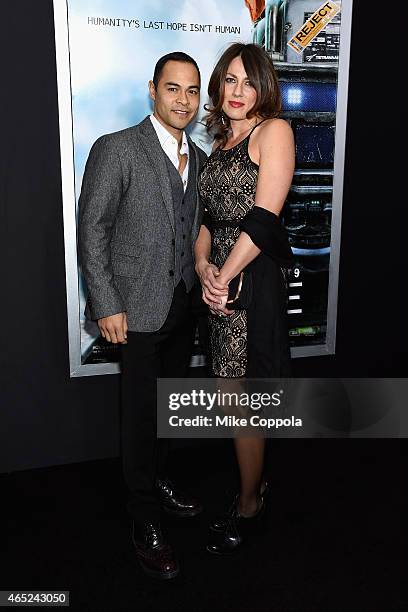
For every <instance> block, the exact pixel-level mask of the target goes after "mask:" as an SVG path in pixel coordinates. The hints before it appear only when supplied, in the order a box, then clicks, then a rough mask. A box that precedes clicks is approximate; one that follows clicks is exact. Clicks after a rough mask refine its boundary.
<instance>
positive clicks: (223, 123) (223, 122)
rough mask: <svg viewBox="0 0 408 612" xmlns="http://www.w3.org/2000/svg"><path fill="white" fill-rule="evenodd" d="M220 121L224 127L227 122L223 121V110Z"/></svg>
mask: <svg viewBox="0 0 408 612" xmlns="http://www.w3.org/2000/svg"><path fill="white" fill-rule="evenodd" d="M221 123H222V125H223V126H224V127H226V125H227V122H226V121H225V117H224V111H222V112H221Z"/></svg>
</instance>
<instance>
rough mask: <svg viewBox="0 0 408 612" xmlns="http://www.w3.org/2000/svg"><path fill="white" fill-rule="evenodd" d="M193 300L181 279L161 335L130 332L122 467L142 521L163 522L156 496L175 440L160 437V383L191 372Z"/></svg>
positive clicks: (125, 368) (131, 509) (132, 503)
mask: <svg viewBox="0 0 408 612" xmlns="http://www.w3.org/2000/svg"><path fill="white" fill-rule="evenodd" d="M190 302H191V296H190V294H187V292H186V287H185V284H184V282H183V281H181V282H180V283H179V284H178V285H177V287H176V288H175V290H174V295H173V301H172V303H171V307H170V311H169V313H168V315H167V318H166V321H165V322H164V324H163V326H162V327H161V328H160V329H159V330H158V331H155V332H147V333H142V332H128V335H127V344H125V345H123V353H122V355H123V356H122V402H121V403H122V415H121V440H122V464H123V473H124V477H125V481H126V484H127V486H128V489H129V491H130V499H129V502H128V512H129V514H130V515H131V516H132V517H133V518H134V519H135V520H136V521H138V522H143V521H144V520H149V521H151V520H159V518H160V507H159V503H158V500H157V497H156V495H155V491H154V484H155V480H156V477H157V476H163V475H164V474H163V472H164V471H165V465H166V460H167V456H168V448H169V440H165V439H158V438H157V418H156V396H157V391H156V380H157V378H183V377H186V376H187V374H188V366H189V362H190V357H191V352H192V344H193V317H192V313H191V303H190Z"/></svg>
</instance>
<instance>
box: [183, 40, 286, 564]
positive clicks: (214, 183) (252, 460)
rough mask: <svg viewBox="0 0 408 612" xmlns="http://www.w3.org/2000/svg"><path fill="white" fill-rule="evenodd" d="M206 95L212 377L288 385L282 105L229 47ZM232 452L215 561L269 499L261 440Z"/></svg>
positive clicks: (258, 68) (261, 61)
mask: <svg viewBox="0 0 408 612" xmlns="http://www.w3.org/2000/svg"><path fill="white" fill-rule="evenodd" d="M208 94H209V98H210V101H211V106H210V107H209V108H207V110H208V111H209V114H208V116H207V119H206V125H207V130H208V131H209V133H211V134H213V135H214V138H215V141H214V146H213V152H212V154H211V155H210V157H209V158H208V160H207V162H206V164H205V165H204V167H203V169H202V172H201V175H200V177H199V191H200V194H201V197H202V199H203V202H204V206H205V209H206V212H205V215H204V219H203V224H202V226H201V229H200V234H199V237H198V239H197V242H196V247H195V257H196V271H197V274H198V276H199V277H200V281H201V285H202V295H203V300H204V302H205V303H206V304H207V305H208V306H209V308H210V313H211V314H210V315H209V328H210V345H211V353H212V355H211V358H212V370H213V374H214V376H216V377H218V378H219V379H221V380H225V379H241V380H242V379H243V378H244V377H246V378H260V377H281V376H288V375H289V373H290V352H289V342H288V330H287V324H286V307H287V305H286V299H287V298H286V282H285V276H284V270H283V268H284V266H287V265H288V264H290V261H291V257H292V254H291V250H290V247H289V245H288V242H287V239H286V235H285V234H284V230H283V228H282V226H281V224H280V221H279V218H278V216H279V213H280V211H281V209H282V207H283V204H284V202H285V199H286V196H287V193H288V190H289V187H290V184H291V182H292V176H293V170H294V158H295V154H294V141H293V133H292V130H291V128H290V126H289V125H288V123H287V122H286V121H284V120H282V119H278V118H277V115H278V114H279V111H280V108H281V97H280V92H279V85H278V81H277V78H276V74H275V70H274V67H273V64H272V60H271V59H270V57H269V56H268V55H267V54H266V52H265V51H264V50H263V49H262V48H261V47H258V46H257V45H253V44H248V45H245V44H241V43H234V44H232V45H231V46H230V47H228V48H227V50H226V51H225V52H224V53H223V55H222V56H221V58H220V60H219V61H218V63H217V65H216V67H215V69H214V71H213V74H212V76H211V78H210V82H209V86H208ZM244 269H245V270H246V271H248V270H250V276H251V281H252V299H251V300H250V304H249V305H247V307H246V308H245V309H242V310H239V309H238V310H237V309H234V310H232V309H229V308H228V304H227V300H228V299H234V296H232V297H231V296H228V290H229V284H230V283H231V281H232V279H235V280H236V277H237V275H239V274H240V273H241V271H243V270H244ZM235 280H234V283H231V285H232V284H234V285H235V286H236V283H235ZM244 282H246V279H245V278H244ZM234 291H235V290H234ZM235 297H236V296H235ZM234 443H235V450H236V455H237V460H238V465H239V469H240V479H241V489H240V494H239V495H238V496H237V497H236V499H235V501H234V504H233V506H232V508H231V509H230V511H229V513H228V514H227V516H226V517H225V518H224V519H222V520H221V519H219V520H216V521H215V522H214V523H213V524H212V526H211V528H212V530H211V532H212V533H213V535H215V534H216V536H217V537H216V538H215V537H212V538H211V541H210V543H209V544H208V546H207V549H208V550H209V551H210V552H213V553H218V554H223V553H229V552H231V551H232V550H235V549H236V548H238V547H239V546H240V545H241V543H242V541H243V537H242V533H243V532H244V531H245V530H246V527H248V526H249V525H251V524H253V523H254V522H255V521H256V520H257V518H258V517H259V516H260V512H261V510H262V508H263V507H264V500H265V493H266V490H267V485H266V483H265V481H264V480H263V479H262V472H263V463H264V446H265V441H264V438H263V436H252V437H239V438H235V440H234ZM216 532H217V533H216Z"/></svg>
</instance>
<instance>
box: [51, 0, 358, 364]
mask: <svg viewBox="0 0 408 612" xmlns="http://www.w3.org/2000/svg"><path fill="white" fill-rule="evenodd" d="M344 4H345V3H344V2H343V5H344ZM348 8H350V7H348ZM343 9H344V7H343ZM349 13H350V11H348V12H347V14H346V25H344V15H343V13H342V11H341V3H340V2H336V3H334V2H326V3H322V2H316V1H314V0H284V1H282V0H222V1H221V2H219V1H218V2H215V0H206V2H195V1H193V2H192V1H191V0H184V1H183V0H181V1H180V0H178V1H176V0H167V1H166V2H162V1H161V0H160V1H159V0H138V1H137V2H134V1H131V0H115V1H113V0H67V1H66V0H54V14H55V31H56V54H57V77H58V99H59V116H60V138H61V163H62V185H63V206H64V234H65V251H66V268H67V304H68V327H69V346H70V364H71V376H82V375H92V374H104V373H113V372H117V371H119V367H118V362H119V360H120V353H119V351H120V347H118V346H113V345H108V344H107V343H106V342H105V341H104V340H103V339H102V338H101V337H100V336H99V330H98V327H97V325H96V323H94V322H92V321H89V320H86V319H85V316H84V310H85V301H86V287H85V285H84V282H83V279H82V275H81V271H80V269H79V268H78V264H77V250H76V216H77V202H78V198H79V195H80V190H81V181H82V176H83V172H84V167H85V163H86V159H87V156H88V153H89V150H90V148H91V146H92V144H93V142H94V141H95V140H96V139H97V138H98V137H99V136H101V135H102V134H106V133H109V132H114V131H117V130H121V129H123V128H126V127H129V126H131V125H134V124H136V123H138V122H140V121H141V120H142V119H143V118H144V117H145V116H146V115H148V114H150V113H151V110H152V107H151V101H150V98H149V96H148V89H147V83H148V81H149V80H150V79H151V77H152V74H153V69H154V65H155V63H156V61H157V59H158V58H159V57H161V56H162V55H164V54H166V53H169V52H171V51H176V50H178V51H184V52H186V53H188V54H189V55H191V56H192V57H194V58H195V59H196V61H197V63H198V65H199V66H200V70H201V75H202V99H201V109H202V110H201V112H199V114H198V116H197V119H196V122H195V123H194V125H192V126H191V128H189V132H190V135H191V137H192V138H193V140H195V142H197V144H199V145H200V146H201V147H202V148H203V149H205V150H206V151H207V152H209V151H210V149H211V141H210V140H209V138H208V136H207V134H206V132H205V129H204V127H203V124H202V121H201V120H202V118H203V115H204V114H205V113H204V108H203V107H204V104H205V103H206V102H207V98H206V89H207V83H208V78H209V75H210V74H211V71H212V69H213V67H214V65H215V62H216V60H217V58H218V57H219V55H220V54H221V53H222V51H223V50H224V49H225V47H226V46H228V44H230V43H231V42H235V41H241V42H255V43H257V44H259V45H262V46H263V47H265V49H266V50H267V52H268V53H270V54H271V57H272V59H273V60H274V63H275V67H276V70H277V72H278V77H279V81H280V84H281V92H282V98H283V112H282V117H284V118H285V119H287V121H288V122H289V123H290V125H291V127H292V129H293V132H294V136H295V143H296V171H295V175H294V180H293V184H292V187H291V190H290V192H289V194H288V198H287V201H286V203H285V206H284V209H283V211H282V221H283V223H284V225H285V227H286V229H287V231H288V235H289V240H290V244H291V247H292V250H293V252H294V255H295V259H296V264H295V266H294V268H293V270H292V271H291V274H290V278H289V299H288V317H289V328H290V329H289V335H290V339H291V345H292V353H293V356H297V355H302V356H305V355H313V354H323V353H333V352H334V348H335V343H334V340H335V324H336V304H337V277H338V247H339V237H340V221H341V194H342V178H343V153H344V138H345V113H346V108H345V103H346V100H347V98H346V94H347V73H348V47H349V29H350V21H351V17H350V14H349ZM343 39H344V40H345V48H344V47H343ZM340 52H342V53H343V56H344V59H343V63H342V65H341V68H342V74H343V77H342V83H343V86H342V87H343V90H342V96H339V95H338V93H340V92H339V91H338V84H339V57H340V55H341V53H340ZM339 100H340V101H341V102H342V107H339ZM339 118H342V121H341V122H339ZM340 124H341V125H340ZM333 253H334V256H333ZM201 363H202V362H201Z"/></svg>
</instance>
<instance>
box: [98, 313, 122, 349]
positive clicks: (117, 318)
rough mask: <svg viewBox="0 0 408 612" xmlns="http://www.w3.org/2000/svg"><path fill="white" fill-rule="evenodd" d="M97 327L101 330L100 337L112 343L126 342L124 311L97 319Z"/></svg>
mask: <svg viewBox="0 0 408 612" xmlns="http://www.w3.org/2000/svg"><path fill="white" fill-rule="evenodd" d="M98 327H99V329H100V331H101V336H102V338H105V340H107V341H108V342H113V344H118V343H121V344H126V343H127V340H126V338H127V331H128V325H127V316H126V312H118V313H117V314H114V315H111V316H110V317H103V318H102V319H98Z"/></svg>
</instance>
